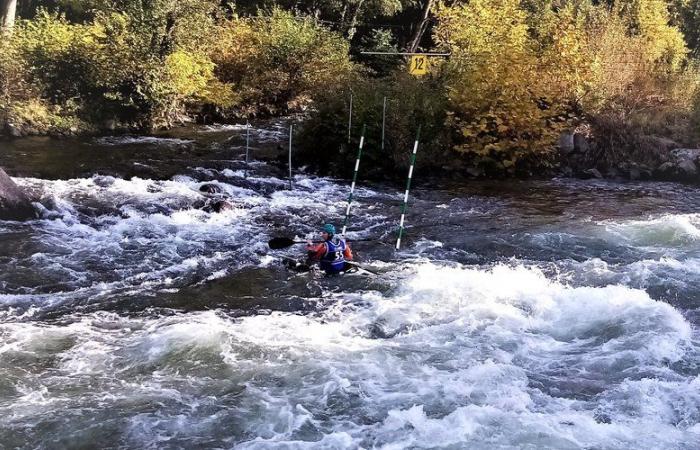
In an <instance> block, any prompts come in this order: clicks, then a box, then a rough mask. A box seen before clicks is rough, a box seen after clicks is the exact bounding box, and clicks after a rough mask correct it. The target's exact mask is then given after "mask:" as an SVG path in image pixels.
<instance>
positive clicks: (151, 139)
mask: <svg viewBox="0 0 700 450" xmlns="http://www.w3.org/2000/svg"><path fill="white" fill-rule="evenodd" d="M95 142H97V143H98V144H100V145H144V144H146V145H162V146H187V145H191V144H193V143H194V141H193V140H190V139H175V138H159V137H155V136H106V137H101V138H97V139H95Z"/></svg>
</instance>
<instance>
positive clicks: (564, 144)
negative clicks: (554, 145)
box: [559, 133, 575, 155]
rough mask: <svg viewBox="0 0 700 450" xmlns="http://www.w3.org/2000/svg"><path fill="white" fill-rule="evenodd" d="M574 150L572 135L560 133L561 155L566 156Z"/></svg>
mask: <svg viewBox="0 0 700 450" xmlns="http://www.w3.org/2000/svg"><path fill="white" fill-rule="evenodd" d="M574 149H575V141H574V135H573V133H562V134H561V136H559V151H561V153H562V154H565V155H568V154H569V153H571V152H573V151H574Z"/></svg>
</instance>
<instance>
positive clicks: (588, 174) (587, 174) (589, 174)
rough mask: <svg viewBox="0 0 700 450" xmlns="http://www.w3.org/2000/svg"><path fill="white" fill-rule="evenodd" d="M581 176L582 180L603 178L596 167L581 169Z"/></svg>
mask: <svg viewBox="0 0 700 450" xmlns="http://www.w3.org/2000/svg"><path fill="white" fill-rule="evenodd" d="M581 178H583V179H584V180H588V179H591V178H598V179H601V178H603V174H602V173H600V171H599V170H598V169H586V170H584V171H583V174H582V176H581Z"/></svg>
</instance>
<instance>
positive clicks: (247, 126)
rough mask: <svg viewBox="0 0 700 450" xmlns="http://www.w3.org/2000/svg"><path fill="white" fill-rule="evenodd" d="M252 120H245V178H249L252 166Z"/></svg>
mask: <svg viewBox="0 0 700 450" xmlns="http://www.w3.org/2000/svg"><path fill="white" fill-rule="evenodd" d="M249 155H250V121H249V120H246V121H245V174H244V175H245V178H248V170H249V166H250V160H249Z"/></svg>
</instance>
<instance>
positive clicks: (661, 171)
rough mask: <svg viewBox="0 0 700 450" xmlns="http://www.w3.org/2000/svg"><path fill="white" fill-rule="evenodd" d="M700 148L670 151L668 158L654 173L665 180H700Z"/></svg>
mask: <svg viewBox="0 0 700 450" xmlns="http://www.w3.org/2000/svg"><path fill="white" fill-rule="evenodd" d="M699 165H700V149H697V148H677V149H674V150H671V151H670V152H669V153H668V160H667V161H666V162H664V163H663V164H661V165H659V167H657V168H656V170H655V171H654V174H655V175H656V176H657V177H659V178H661V179H664V180H670V181H692V182H699V181H700V178H699V177H698V166H699Z"/></svg>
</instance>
